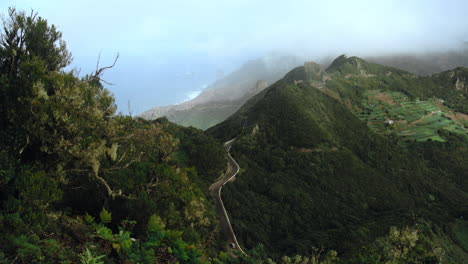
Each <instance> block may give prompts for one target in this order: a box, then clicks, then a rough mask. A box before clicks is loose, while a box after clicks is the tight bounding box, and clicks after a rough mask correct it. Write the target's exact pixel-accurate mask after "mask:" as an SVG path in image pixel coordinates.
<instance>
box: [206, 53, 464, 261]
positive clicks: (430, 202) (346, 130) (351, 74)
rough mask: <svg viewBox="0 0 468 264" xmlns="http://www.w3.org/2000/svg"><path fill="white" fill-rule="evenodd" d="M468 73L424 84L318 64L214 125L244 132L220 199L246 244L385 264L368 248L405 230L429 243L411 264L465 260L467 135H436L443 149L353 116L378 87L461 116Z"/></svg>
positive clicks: (382, 72)
mask: <svg viewBox="0 0 468 264" xmlns="http://www.w3.org/2000/svg"><path fill="white" fill-rule="evenodd" d="M465 76H466V69H463V68H459V69H456V70H454V71H449V72H446V73H442V74H438V75H434V76H432V77H417V76H414V75H412V74H410V73H407V72H404V71H401V70H398V69H394V68H389V67H384V66H381V65H377V64H372V63H367V62H366V61H364V60H361V59H359V58H355V57H353V58H346V57H343V56H342V57H339V58H338V59H337V60H335V61H334V62H333V63H332V65H331V66H330V67H329V68H328V69H327V70H326V71H322V70H320V68H317V67H314V65H313V64H306V67H300V68H297V69H295V70H293V71H292V72H290V73H289V74H288V75H286V77H285V78H284V79H283V80H282V81H279V82H277V83H276V84H274V85H272V86H271V87H269V88H268V89H267V90H266V91H264V92H263V93H261V94H259V95H257V96H256V97H254V98H252V100H251V101H250V102H248V103H247V104H246V105H244V106H243V108H241V109H240V110H239V111H238V112H237V113H236V114H235V115H233V116H231V117H230V118H229V119H228V120H226V121H225V122H223V123H221V124H219V125H218V126H216V127H214V128H212V129H210V130H208V132H209V133H211V134H213V135H215V136H217V137H219V138H222V139H228V138H232V137H234V136H238V139H237V141H236V143H235V144H234V145H233V148H232V152H233V156H234V157H235V158H236V159H237V160H238V161H239V164H240V166H241V168H242V170H241V173H240V174H239V176H238V179H237V180H236V181H235V184H232V185H228V186H227V188H226V189H225V191H224V193H223V197H224V199H225V203H226V207H227V208H228V211H229V212H231V215H232V217H233V225H234V228H235V229H236V230H238V234H239V239H240V243H241V244H243V245H245V246H246V247H253V246H255V245H256V244H258V243H259V242H261V243H263V244H264V245H265V248H266V249H267V250H268V251H269V253H270V254H278V255H280V254H292V253H300V254H308V253H309V254H310V253H311V245H314V246H317V247H320V246H324V247H325V248H328V249H334V250H336V251H337V252H338V253H339V254H340V255H341V256H342V257H343V258H345V259H347V261H349V262H351V263H386V262H385V261H384V260H383V259H384V258H383V257H382V258H381V259H380V261H381V262H378V261H377V260H376V259H374V260H373V261H371V259H372V253H371V252H373V250H375V249H371V248H372V246H371V245H376V243H377V242H375V241H381V239H383V237H385V234H386V233H388V232H389V230H390V228H391V227H392V228H395V227H397V228H399V229H402V230H404V229H405V228H409V229H408V230H413V231H414V232H417V233H418V235H419V239H420V240H418V241H420V242H421V243H423V244H422V245H421V247H420V248H419V250H420V251H419V252H418V253H417V255H418V257H419V258H421V259H420V262H417V261H416V262H410V263H421V262H424V263H432V262H431V261H435V260H434V259H437V258H442V256H441V255H440V254H439V255H437V254H436V255H437V256H436V255H434V254H433V252H434V249H435V248H438V249H439V250H441V251H443V252H445V254H446V259H445V261H454V262H455V263H460V262H463V261H465V260H466V259H467V255H466V252H467V251H468V248H466V244H464V243H466V242H460V241H461V240H463V239H460V238H463V237H466V233H464V232H466V231H461V230H464V229H463V228H461V226H465V225H466V222H465V221H459V220H456V219H457V218H462V219H465V218H466V214H467V212H468V211H467V209H468V207H467V206H468V204H467V198H468V197H467V194H468V193H467V192H468V189H467V188H466V187H467V183H466V182H467V180H466V179H467V176H468V175H467V171H468V167H467V164H468V162H467V160H466V157H467V156H468V145H467V143H468V141H467V133H466V128H465V127H463V125H462V124H461V123H457V124H458V128H459V131H453V129H450V127H447V128H442V129H439V130H437V131H436V132H437V135H438V137H440V138H441V139H443V140H441V141H446V142H445V143H441V142H434V141H432V140H431V138H430V137H427V138H424V140H420V141H416V140H413V139H410V140H408V138H406V137H402V136H400V135H398V133H396V131H394V132H392V131H391V129H389V131H386V133H379V134H377V133H375V132H373V131H372V130H371V129H372V127H368V126H367V125H368V124H366V123H365V122H363V121H361V120H360V119H359V118H358V116H356V114H357V113H362V112H363V111H364V112H365V109H366V107H368V108H369V105H368V103H369V93H372V92H373V91H375V90H376V89H378V91H381V92H382V93H391V92H394V93H401V94H403V95H404V96H405V97H408V102H412V103H414V102H416V100H417V98H420V99H425V100H429V99H431V100H432V98H434V100H436V101H437V100H438V101H440V99H441V98H443V100H445V103H444V106H443V109H444V110H445V111H447V113H448V112H457V111H458V112H465V107H466V105H467V101H466V96H467V94H466V90H464V89H466V88H463V87H461V86H460V85H458V86H457V85H455V83H456V82H457V81H456V80H463V79H464V78H465ZM464 87H466V86H464ZM460 88H461V89H460ZM442 91H445V92H442ZM273 105H274V106H275V107H271V106H273ZM373 107H374V108H375V107H378V106H376V105H374V106H373ZM399 110H400V111H403V110H404V109H399ZM385 114H387V115H389V114H390V113H385ZM404 114H406V113H404ZM404 114H402V115H400V118H402V119H404V118H405V115H404ZM410 114H411V113H408V115H410ZM413 114H414V113H413ZM420 114H421V115H425V114H427V113H425V112H424V111H422V112H421V113H420ZM381 122H382V124H384V122H385V118H384V119H383V120H382V121H381ZM449 164H453V166H451V165H449ZM408 232H410V231H408ZM411 232H412V231H411ZM456 237H458V238H456ZM384 240H385V239H384ZM422 241H425V242H422ZM377 244H378V243H377ZM431 252H432V253H431ZM413 253H414V252H413ZM360 254H361V255H360ZM384 254H385V253H382V252H381V253H380V256H383V255H384ZM359 256H360V257H359ZM374 257H375V256H374ZM422 259H425V260H424V261H423V260H422ZM430 259H433V260H430ZM366 261H367V262H366ZM392 263H393V262H392ZM395 263H399V262H395ZM449 263H450V262H449Z"/></svg>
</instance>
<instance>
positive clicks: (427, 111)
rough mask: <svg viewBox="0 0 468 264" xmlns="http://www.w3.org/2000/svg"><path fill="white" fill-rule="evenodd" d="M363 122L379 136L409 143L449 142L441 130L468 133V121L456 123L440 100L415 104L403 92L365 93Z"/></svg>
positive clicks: (361, 113) (360, 116)
mask: <svg viewBox="0 0 468 264" xmlns="http://www.w3.org/2000/svg"><path fill="white" fill-rule="evenodd" d="M365 96H366V99H365V102H364V103H363V106H364V108H363V111H362V112H360V113H355V114H356V115H357V116H358V117H359V119H361V120H362V121H364V122H366V124H367V125H368V126H369V128H371V129H372V130H373V131H375V132H377V133H379V134H396V135H399V136H402V137H404V138H405V139H408V140H417V141H427V140H433V141H442V142H443V141H445V140H444V139H443V138H442V137H440V136H439V134H438V130H440V129H447V130H450V131H452V132H454V133H468V129H467V127H466V122H463V120H462V121H460V120H453V119H452V118H451V116H452V117H453V116H454V115H456V114H454V113H453V112H452V111H450V109H448V108H447V107H445V106H443V102H442V101H441V100H438V99H433V100H428V101H419V100H415V101H411V100H410V99H409V98H408V97H407V96H406V95H405V94H403V93H400V92H388V91H385V92H383V91H379V90H370V91H367V92H366V93H365Z"/></svg>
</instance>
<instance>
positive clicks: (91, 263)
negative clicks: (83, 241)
mask: <svg viewBox="0 0 468 264" xmlns="http://www.w3.org/2000/svg"><path fill="white" fill-rule="evenodd" d="M103 257H105V255H101V256H94V255H93V253H91V251H90V250H89V249H88V248H86V249H85V251H84V252H83V253H81V254H80V262H81V264H103V263H104V262H103V261H100V259H102V258H103Z"/></svg>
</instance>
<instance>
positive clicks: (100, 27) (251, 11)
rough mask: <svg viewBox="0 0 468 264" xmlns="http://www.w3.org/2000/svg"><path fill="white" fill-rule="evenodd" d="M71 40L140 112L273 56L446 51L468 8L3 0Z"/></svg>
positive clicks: (407, 3) (83, 60)
mask: <svg viewBox="0 0 468 264" xmlns="http://www.w3.org/2000/svg"><path fill="white" fill-rule="evenodd" d="M9 6H15V7H17V9H20V10H30V9H31V8H32V9H34V10H36V11H38V12H39V15H40V16H42V17H44V18H46V19H47V20H48V21H49V22H50V23H53V24H55V25H56V26H57V27H58V28H59V30H60V31H62V32H63V39H64V40H65V41H66V42H67V45H68V49H69V50H70V51H71V52H72V53H73V57H74V61H73V67H76V68H80V69H81V72H83V73H85V72H90V71H92V70H93V69H94V67H95V64H96V59H97V56H98V54H99V52H100V51H102V56H101V64H102V65H107V64H111V63H112V61H113V56H115V54H116V53H117V52H118V53H120V60H119V62H118V64H117V66H116V67H115V68H114V69H111V70H110V71H109V72H107V73H106V75H105V76H104V79H105V80H106V81H108V82H111V83H114V84H115V85H114V86H110V87H108V88H109V89H110V90H111V91H112V92H113V93H114V95H115V96H116V102H117V105H118V107H119V110H121V111H122V112H127V110H128V107H127V105H128V102H129V101H130V105H131V110H132V111H133V113H134V114H136V113H139V112H142V111H145V110H147V109H149V108H151V107H154V106H157V105H167V104H174V103H178V102H181V101H184V100H187V99H188V98H189V97H191V96H194V95H195V94H196V92H197V91H200V90H201V89H203V87H205V86H206V85H208V84H210V83H211V82H213V81H214V80H215V79H216V76H217V74H219V72H225V73H228V72H230V71H232V70H235V69H236V68H237V67H239V66H240V65H241V64H242V63H243V62H245V61H246V60H248V59H253V58H256V57H260V56H263V55H265V54H268V53H270V52H284V53H292V54H295V55H299V56H305V57H307V58H311V59H316V58H319V57H321V56H328V55H339V54H341V53H347V54H348V55H361V56H362V55H365V54H374V55H377V54H383V53H389V52H414V51H422V50H441V49H447V48H451V47H455V46H457V45H459V44H460V43H462V42H463V41H467V40H468V18H467V12H468V11H467V10H468V1H467V0H438V1H436V0H414V1H411V0H394V1H380V0H379V1H377V0H342V1H337V0H335V1H332V0H327V1H324V0H320V1H314V0H303V1H294V0H288V1H286V0H285V1H275V0H265V1H264V0H232V1H223V0H185V1H184V0H170V1H167V0H164V1H161V0H155V1H140V0H132V1H128V0H126V1H119V0H112V1H110V0H109V1H107V0H101V1H96V0H80V1H63V0H62V1H58V0H57V1H55V0H17V1H14V0H1V2H0V10H1V11H2V12H1V13H2V14H6V12H7V8H8V7H9Z"/></svg>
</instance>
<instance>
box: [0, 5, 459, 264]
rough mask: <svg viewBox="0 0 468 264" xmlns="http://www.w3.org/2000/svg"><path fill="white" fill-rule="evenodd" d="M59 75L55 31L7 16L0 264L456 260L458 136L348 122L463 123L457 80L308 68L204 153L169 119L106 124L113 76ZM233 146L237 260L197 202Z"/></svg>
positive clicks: (1, 80)
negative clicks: (383, 118)
mask: <svg viewBox="0 0 468 264" xmlns="http://www.w3.org/2000/svg"><path fill="white" fill-rule="evenodd" d="M70 62H71V54H70V53H69V52H68V51H67V48H66V45H65V42H64V41H63V40H62V39H61V33H60V32H59V31H57V29H56V28H55V27H54V26H53V25H49V24H48V23H47V21H46V20H45V19H43V18H41V17H39V16H38V15H37V14H36V13H34V12H32V13H31V14H30V15H26V14H25V13H23V12H19V11H16V10H15V9H10V10H9V12H8V14H7V16H6V17H5V19H4V27H3V30H2V31H1V33H0V100H1V103H0V127H1V130H0V234H1V235H0V263H96V264H97V263H218V264H219V263H233V264H236V263H239V264H243V263H269V264H274V263H278V264H291V263H295V264H299V263H303V264H308V263H314V264H317V263H328V264H332V263H438V262H439V261H444V262H449V263H450V261H459V260H463V259H466V252H467V251H468V239H467V237H468V224H467V223H466V221H465V220H464V219H465V218H466V217H467V216H468V215H467V213H468V207H467V206H468V205H467V202H466V201H468V200H467V198H468V197H467V193H466V191H467V188H468V184H467V181H466V179H467V177H466V176H467V175H466V173H467V171H468V170H467V168H466V166H467V164H468V162H467V160H466V159H467V157H468V155H467V153H466V152H467V147H468V140H467V137H466V133H464V132H463V131H464V130H463V129H464V128H460V129H461V130H460V131H461V132H460V131H458V133H454V131H452V130H450V129H442V130H437V135H438V136H439V137H440V138H442V139H443V141H445V142H434V141H432V140H422V141H411V140H410V141H408V140H402V139H401V138H400V137H398V135H396V134H395V133H380V134H377V133H374V132H372V130H370V129H369V127H368V126H367V124H366V123H365V122H363V121H362V120H363V119H362V118H361V119H359V118H358V117H357V116H356V114H357V113H358V110H359V109H361V110H362V109H364V108H363V105H364V104H365V103H366V102H368V101H366V100H370V99H369V94H366V92H369V91H375V90H378V91H379V92H380V91H383V92H388V91H387V90H391V91H393V92H400V93H404V94H405V95H406V96H408V97H410V98H411V100H413V98H416V97H419V98H421V100H426V99H427V100H429V99H431V100H432V97H437V98H442V99H444V100H445V102H446V106H444V107H447V108H443V109H444V110H447V111H449V110H450V111H454V113H455V112H456V113H458V112H460V113H466V109H465V107H466V104H465V102H466V88H465V87H466V86H464V84H462V83H463V82H464V81H465V80H466V79H463V78H464V76H466V70H465V69H461V68H460V69H457V70H456V71H452V72H446V73H442V74H439V75H436V76H435V77H431V78H435V80H438V81H434V82H437V83H436V84H433V83H432V82H431V80H433V79H430V78H429V77H427V78H426V79H418V78H415V77H413V76H412V75H410V74H408V73H406V72H403V71H400V70H396V69H390V68H388V69H387V68H382V66H379V65H375V64H367V63H366V62H365V61H362V60H359V59H357V58H352V59H347V58H343V57H342V58H340V59H339V60H337V61H335V63H334V65H332V67H331V68H330V69H329V71H327V72H323V71H321V70H320V68H319V67H317V65H315V64H308V65H306V66H307V67H305V68H298V69H295V70H294V71H292V72H291V73H290V74H288V76H286V78H285V79H284V80H282V81H279V82H277V83H276V84H275V85H273V86H272V87H270V88H269V89H267V90H264V91H263V92H261V93H260V94H259V95H258V96H256V97H254V98H252V99H251V100H250V101H249V102H247V104H246V105H245V106H244V107H243V108H241V109H240V110H239V111H238V113H237V114H235V115H234V116H232V117H231V118H230V119H229V120H228V121H226V122H224V123H222V124H220V125H219V126H217V127H215V128H214V129H212V130H211V131H210V133H211V134H213V135H216V136H217V137H218V139H215V138H214V137H212V136H211V135H210V134H207V133H204V132H203V131H201V130H198V129H195V128H185V127H181V126H178V125H175V124H173V123H171V122H169V121H168V120H167V119H165V118H161V119H157V120H153V121H145V120H142V119H139V118H132V117H130V116H122V115H115V108H116V107H115V105H114V98H113V96H112V95H111V94H110V92H109V91H108V90H107V89H106V88H105V87H104V86H103V85H102V83H104V82H103V80H102V79H101V78H102V76H103V74H104V73H105V70H107V69H109V68H111V67H104V68H100V69H96V71H94V72H92V73H89V74H88V75H86V76H85V77H79V76H78V75H77V73H76V72H74V71H71V72H67V71H65V70H64V69H65V67H66V66H67V65H69V64H70ZM388 71H391V72H392V74H388ZM382 74H383V75H385V76H386V77H384V76H382ZM389 76H391V77H389ZM413 79H417V80H419V81H416V80H413ZM388 83H391V85H389V84H388ZM401 83H403V84H405V85H397V84H401ZM417 83H420V84H421V85H420V86H418V85H416V84H417ZM423 83H427V84H428V86H427V87H430V89H427V90H424V89H422V85H423ZM446 83H449V84H450V85H449V87H445V88H444V86H443V85H445V84H446ZM413 84H415V85H413ZM441 86H442V88H441ZM425 87H426V86H425ZM371 88H372V89H371ZM452 88H454V89H452ZM444 89H449V92H444V91H445V90H444ZM450 89H451V90H450ZM463 89H465V90H463ZM460 94H461V96H460ZM463 96H465V97H463ZM272 105H274V106H275V107H274V108H273V107H271V106H272ZM457 111H458V112H457ZM370 112H371V111H370ZM238 135H239V137H238V139H237V141H236V143H235V144H234V148H233V151H232V152H233V155H234V156H235V157H236V159H238V160H239V162H240V164H241V167H242V171H241V174H240V175H239V177H238V179H237V180H236V181H235V184H230V185H227V186H226V188H225V189H224V191H223V195H224V197H225V200H226V205H227V207H228V211H229V213H230V215H232V216H233V218H234V219H233V222H234V228H235V230H236V232H237V234H238V236H239V238H240V241H241V244H242V245H243V246H244V247H246V248H247V249H249V250H247V255H243V254H239V255H236V253H235V252H234V251H229V252H225V251H226V247H225V241H224V237H223V236H222V234H220V232H219V230H220V228H219V227H218V221H217V218H216V215H215V210H214V208H213V203H212V201H211V197H209V195H208V187H209V185H210V184H211V183H212V182H214V181H215V180H216V178H218V177H219V175H220V174H221V173H222V172H223V170H224V169H225V166H226V159H225V157H224V155H225V152H224V150H223V148H222V145H221V144H220V142H221V141H220V140H221V139H223V140H224V139H231V138H233V137H235V136H238ZM460 217H462V218H460ZM455 218H458V219H457V220H455ZM261 243H263V245H261ZM297 254H300V255H297ZM285 255H287V256H285ZM459 262H460V261H459Z"/></svg>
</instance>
